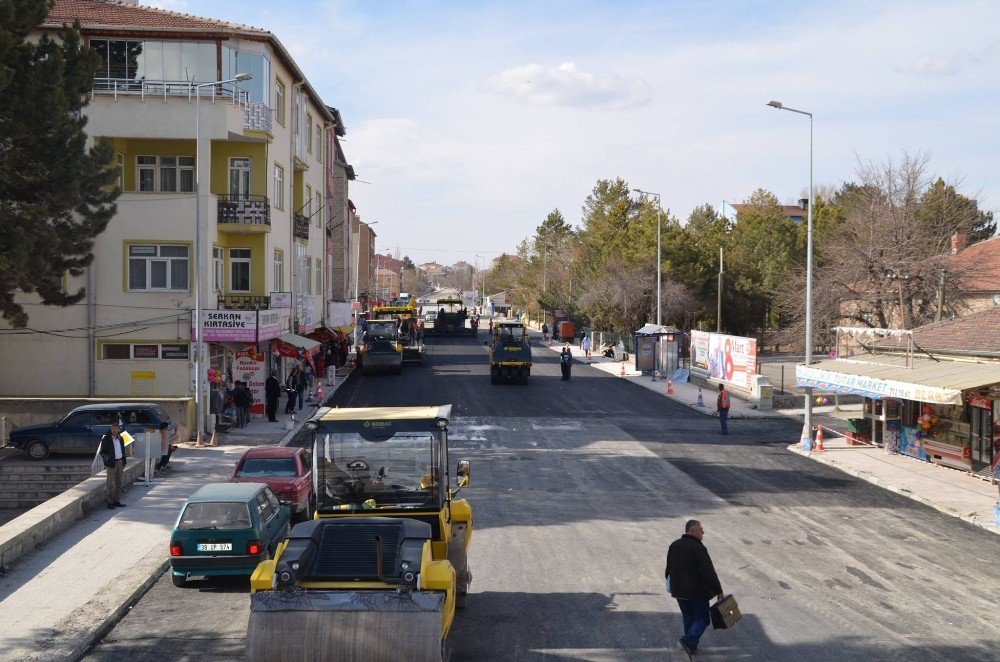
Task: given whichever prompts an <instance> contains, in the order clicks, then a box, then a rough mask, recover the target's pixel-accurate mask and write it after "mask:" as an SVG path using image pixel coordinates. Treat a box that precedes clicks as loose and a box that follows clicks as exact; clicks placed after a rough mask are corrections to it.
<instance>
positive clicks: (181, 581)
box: [170, 572, 187, 588]
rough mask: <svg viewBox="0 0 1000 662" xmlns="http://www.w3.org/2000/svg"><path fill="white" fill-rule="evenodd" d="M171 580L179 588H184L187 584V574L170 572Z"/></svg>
mask: <svg viewBox="0 0 1000 662" xmlns="http://www.w3.org/2000/svg"><path fill="white" fill-rule="evenodd" d="M170 581H171V582H173V584H174V586H176V587H178V588H183V587H184V585H185V584H187V575H178V574H177V573H174V572H171V573H170Z"/></svg>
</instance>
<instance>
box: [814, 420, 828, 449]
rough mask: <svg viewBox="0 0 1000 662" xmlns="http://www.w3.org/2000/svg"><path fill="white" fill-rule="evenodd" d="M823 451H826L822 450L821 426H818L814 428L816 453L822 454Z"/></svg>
mask: <svg viewBox="0 0 1000 662" xmlns="http://www.w3.org/2000/svg"><path fill="white" fill-rule="evenodd" d="M824 450H826V449H824V448H823V426H822V425H820V426H818V427H817V428H816V452H817V453H822V452H823V451H824Z"/></svg>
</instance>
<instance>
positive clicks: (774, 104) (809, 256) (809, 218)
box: [767, 101, 813, 438]
mask: <svg viewBox="0 0 1000 662" xmlns="http://www.w3.org/2000/svg"><path fill="white" fill-rule="evenodd" d="M767 105H768V106H770V107H771V108H777V109H778V110H787V111H788V112H790V113H798V114H799V115H807V116H808V117H809V208H808V209H807V211H806V367H809V365H810V364H811V363H812V353H813V339H812V337H813V336H812V333H813V327H812V300H813V296H812V282H813V114H812V113H808V112H806V111H804V110H796V109H795V108H789V107H788V106H785V105H782V103H781V102H780V101H768V102H767ZM805 409H806V412H805V413H806V417H805V418H806V420H805V428H806V429H805V430H804V432H806V433H807V434H809V435H810V437H806V438H811V435H812V388H810V387H806V407H805Z"/></svg>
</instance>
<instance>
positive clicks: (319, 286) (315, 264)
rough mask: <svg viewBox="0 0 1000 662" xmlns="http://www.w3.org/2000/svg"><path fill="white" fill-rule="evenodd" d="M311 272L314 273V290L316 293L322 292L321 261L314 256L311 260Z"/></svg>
mask: <svg viewBox="0 0 1000 662" xmlns="http://www.w3.org/2000/svg"><path fill="white" fill-rule="evenodd" d="M313 272H314V273H315V280H316V285H315V290H316V294H323V261H322V260H320V259H319V258H316V261H315V262H313Z"/></svg>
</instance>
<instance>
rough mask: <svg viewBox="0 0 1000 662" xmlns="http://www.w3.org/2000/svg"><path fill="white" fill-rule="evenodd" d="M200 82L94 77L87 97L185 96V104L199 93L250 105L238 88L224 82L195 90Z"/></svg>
mask: <svg viewBox="0 0 1000 662" xmlns="http://www.w3.org/2000/svg"><path fill="white" fill-rule="evenodd" d="M197 85H199V83H197V82H195V81H189V80H149V79H145V78H144V79H141V80H132V79H128V78H99V77H95V78H94V87H93V88H91V93H90V96H91V98H93V97H95V96H96V95H98V94H101V95H104V94H110V95H112V96H113V97H114V98H115V100H116V101H117V100H118V95H122V96H131V97H134V96H137V97H139V98H140V99H143V100H145V99H146V97H147V96H148V97H162V98H163V99H164V100H166V99H167V98H168V97H187V99H188V101H193V100H194V98H195V96H196V95H197V94H201V98H202V99H208V100H211V101H215V100H216V98H220V99H223V100H225V101H232V103H233V105H234V106H242V107H246V106H248V105H250V92H248V91H247V90H241V89H240V88H239V86H238V85H234V84H232V83H224V84H221V85H207V86H205V87H201V88H199V87H197Z"/></svg>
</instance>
